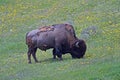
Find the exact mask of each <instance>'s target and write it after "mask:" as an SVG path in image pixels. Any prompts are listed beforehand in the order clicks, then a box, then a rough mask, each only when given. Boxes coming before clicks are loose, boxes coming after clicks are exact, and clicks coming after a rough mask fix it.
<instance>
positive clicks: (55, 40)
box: [26, 24, 86, 63]
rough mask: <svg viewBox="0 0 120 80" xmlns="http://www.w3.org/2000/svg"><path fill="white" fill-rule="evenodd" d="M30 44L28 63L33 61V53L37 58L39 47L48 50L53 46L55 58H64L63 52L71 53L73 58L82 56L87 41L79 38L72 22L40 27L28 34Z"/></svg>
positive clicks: (27, 38) (28, 43)
mask: <svg viewBox="0 0 120 80" xmlns="http://www.w3.org/2000/svg"><path fill="white" fill-rule="evenodd" d="M26 44H27V45H28V53H27V54H28V63H31V54H32V56H33V58H34V60H35V62H38V60H37V58H36V51H37V48H39V49H41V50H44V51H46V50H47V49H50V48H53V59H56V56H57V57H58V58H60V60H62V54H66V53H70V54H71V56H72V58H82V57H83V56H84V55H85V52H86V43H85V41H84V40H81V39H78V38H77V37H76V35H75V31H74V29H73V26H72V25H70V24H55V25H52V26H45V27H40V28H39V29H36V30H32V31H30V32H28V33H27V34H26Z"/></svg>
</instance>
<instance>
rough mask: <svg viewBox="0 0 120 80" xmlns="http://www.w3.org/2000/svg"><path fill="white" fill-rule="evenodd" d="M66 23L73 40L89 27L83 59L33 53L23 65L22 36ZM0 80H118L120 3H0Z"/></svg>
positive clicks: (106, 0) (72, 0)
mask: <svg viewBox="0 0 120 80" xmlns="http://www.w3.org/2000/svg"><path fill="white" fill-rule="evenodd" d="M66 22H69V23H71V24H72V25H73V26H74V29H75V31H76V35H77V37H79V38H80V37H81V34H80V33H81V32H82V31H83V30H84V29H86V28H87V27H90V26H96V27H97V29H98V30H97V33H96V34H94V35H91V36H90V37H89V38H88V39H87V40H86V43H87V52H86V54H85V57H84V58H83V59H72V58H71V56H70V55H69V54H66V55H63V61H59V60H52V52H51V50H48V51H46V52H43V51H40V50H38V51H37V58H38V60H40V61H41V63H38V64H37V63H35V62H34V60H33V59H32V64H28V63H27V46H26V44H25V34H26V33H27V32H28V31H30V30H33V29H36V28H38V27H39V26H43V25H52V24H58V23H66ZM0 80H120V0H0Z"/></svg>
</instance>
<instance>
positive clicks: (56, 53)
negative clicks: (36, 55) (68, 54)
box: [54, 47, 63, 60]
mask: <svg viewBox="0 0 120 80" xmlns="http://www.w3.org/2000/svg"><path fill="white" fill-rule="evenodd" d="M56 55H57V57H58V58H59V59H60V60H63V59H62V53H61V48H60V47H57V48H55V55H54V57H55V58H56Z"/></svg>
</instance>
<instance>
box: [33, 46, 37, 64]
mask: <svg viewBox="0 0 120 80" xmlns="http://www.w3.org/2000/svg"><path fill="white" fill-rule="evenodd" d="M36 51H37V48H34V49H33V51H32V56H33V58H34V60H35V62H38V60H37V58H36Z"/></svg>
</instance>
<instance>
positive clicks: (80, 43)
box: [71, 39, 87, 58]
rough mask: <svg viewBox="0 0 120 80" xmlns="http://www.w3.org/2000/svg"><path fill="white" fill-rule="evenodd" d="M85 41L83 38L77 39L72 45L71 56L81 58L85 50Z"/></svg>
mask: <svg viewBox="0 0 120 80" xmlns="http://www.w3.org/2000/svg"><path fill="white" fill-rule="evenodd" d="M86 48H87V47H86V43H85V41H84V40H81V39H79V40H77V41H76V42H75V43H74V44H73V47H72V51H71V55H72V58H82V57H83V56H84V54H85V52H86Z"/></svg>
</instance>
